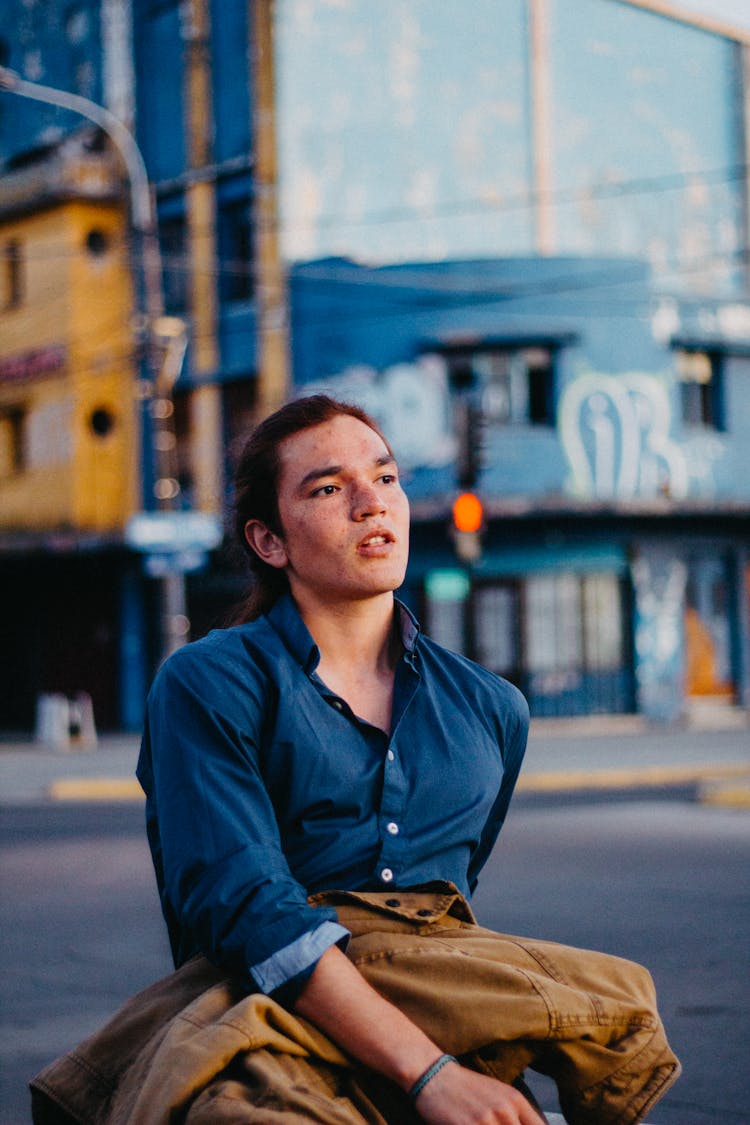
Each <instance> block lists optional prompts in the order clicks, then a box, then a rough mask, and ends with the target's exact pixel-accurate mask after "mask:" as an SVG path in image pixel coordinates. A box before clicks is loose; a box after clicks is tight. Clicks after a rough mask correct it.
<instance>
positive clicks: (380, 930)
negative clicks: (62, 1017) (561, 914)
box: [32, 884, 679, 1125]
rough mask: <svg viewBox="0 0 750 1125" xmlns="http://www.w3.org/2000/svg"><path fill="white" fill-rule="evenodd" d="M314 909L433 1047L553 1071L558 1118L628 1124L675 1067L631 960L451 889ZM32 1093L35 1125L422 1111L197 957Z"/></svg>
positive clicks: (499, 1070) (586, 1124)
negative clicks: (581, 945)
mask: <svg viewBox="0 0 750 1125" xmlns="http://www.w3.org/2000/svg"><path fill="white" fill-rule="evenodd" d="M433 887H434V889H433ZM311 901H312V902H314V903H321V902H327V903H331V904H332V905H334V906H335V908H336V910H337V913H338V915H339V918H340V921H341V923H342V925H344V926H346V927H347V929H349V930H351V932H352V940H351V942H350V945H349V948H348V951H347V952H348V956H349V957H350V959H351V960H352V961H353V962H354V964H355V965H356V966H357V968H358V969H359V970H360V972H361V973H362V975H363V976H364V977H365V978H366V979H367V980H368V981H369V982H370V983H371V984H372V985H373V987H375V988H376V989H377V990H378V991H379V992H381V993H382V994H383V995H384V996H386V997H388V999H390V1000H391V1001H392V1002H393V1003H394V1004H396V1005H397V1006H398V1007H399V1008H401V1010H402V1011H404V1012H405V1013H406V1014H407V1015H408V1016H409V1017H410V1018H411V1019H412V1020H413V1021H414V1022H415V1023H416V1024H418V1025H419V1026H420V1027H422V1028H423V1029H424V1030H425V1031H426V1033H427V1034H428V1035H429V1036H431V1038H433V1039H434V1040H435V1042H436V1043H437V1044H438V1045H439V1046H440V1048H441V1049H442V1050H444V1051H447V1052H448V1053H450V1054H454V1055H457V1056H459V1057H460V1058H461V1061H462V1062H464V1063H465V1064H466V1065H468V1066H471V1067H473V1068H475V1069H477V1070H480V1071H482V1072H483V1073H485V1074H490V1075H494V1076H495V1077H497V1078H500V1079H501V1080H503V1081H505V1082H512V1081H513V1080H514V1079H515V1078H516V1077H517V1076H519V1075H520V1074H521V1072H522V1071H523V1070H524V1069H526V1068H527V1067H532V1068H534V1069H536V1070H539V1071H541V1072H543V1073H545V1074H549V1075H551V1076H552V1077H553V1078H554V1079H555V1081H556V1082H557V1086H558V1090H559V1093H560V1103H561V1107H562V1110H563V1113H564V1115H565V1118H566V1120H567V1121H568V1122H569V1123H570V1125H635V1123H636V1122H639V1121H642V1120H643V1118H644V1116H645V1114H646V1113H647V1112H648V1110H649V1108H650V1107H651V1106H653V1105H654V1103H655V1102H656V1101H657V1100H658V1099H659V1097H661V1095H662V1094H663V1093H664V1092H665V1090H666V1089H667V1088H668V1086H669V1085H670V1084H671V1083H672V1082H673V1081H674V1079H675V1078H676V1077H677V1075H678V1074H679V1063H678V1062H677V1059H676V1058H675V1056H674V1055H673V1054H672V1052H671V1050H670V1049H669V1046H668V1044H667V1041H666V1038H665V1035H664V1029H663V1027H662V1024H661V1021H660V1019H659V1017H658V1014H657V1011H656V1003H655V996H654V989H653V984H652V981H651V978H650V976H649V974H648V973H647V972H646V970H645V969H643V968H641V967H640V966H639V965H635V964H633V963H632V962H629V961H624V960H621V959H619V958H616V957H610V956H607V955H605V954H600V953H592V952H589V951H584V950H579V949H573V948H570V947H568V946H563V945H558V944H555V943H552V942H545V941H535V940H530V939H527V938H517V937H511V936H508V935H503V934H496V933H494V932H492V931H490V930H486V929H483V928H482V927H480V926H477V925H476V923H475V922H474V921H473V919H472V916H471V912H470V911H469V908H468V907H467V905H466V903H465V902H464V900H463V899H462V898H461V896H460V895H459V894H458V893H457V892H455V890H454V888H452V887H451V886H450V885H449V884H440V885H430V889H420V890H418V891H412V892H402V891H394V892H384V893H377V894H360V893H354V892H329V893H325V894H321V895H316V896H313V898H312V899H311ZM32 1090H33V1091H34V1121H35V1122H36V1123H37V1125H53V1123H62V1122H70V1121H73V1122H81V1123H85V1125H104V1123H107V1125H114V1123H115V1122H117V1123H120V1122H123V1123H124V1122H128V1123H129V1125H166V1123H167V1122H174V1121H184V1122H185V1123H186V1125H302V1123H304V1122H307V1123H309V1122H317V1123H319V1125H366V1123H367V1125H415V1123H416V1122H418V1121H419V1118H418V1116H417V1115H416V1114H415V1112H414V1110H413V1108H412V1107H411V1105H410V1104H409V1102H408V1099H407V1098H406V1097H405V1095H404V1094H403V1093H402V1092H401V1091H400V1090H399V1089H397V1088H396V1087H394V1086H392V1085H391V1084H390V1083H388V1082H387V1081H385V1080H384V1079H382V1078H380V1077H379V1076H377V1075H374V1074H371V1073H368V1072H367V1071H365V1070H364V1069H363V1068H362V1067H360V1066H358V1065H357V1064H354V1063H352V1062H351V1060H349V1059H348V1058H347V1057H346V1055H344V1054H343V1053H342V1051H341V1050H340V1049H339V1048H338V1047H336V1046H335V1044H333V1043H332V1042H331V1041H330V1040H329V1039H327V1037H326V1036H324V1035H322V1034H321V1033H320V1032H319V1031H318V1030H317V1029H316V1028H315V1027H313V1026H312V1025H311V1024H309V1023H307V1022H306V1021H305V1020H303V1019H301V1018H300V1017H298V1016H295V1015H293V1014H292V1013H289V1012H287V1011H285V1009H283V1008H282V1007H280V1006H279V1005H278V1004H276V1003H275V1002H274V1001H273V1000H269V999H268V997H265V996H244V995H241V994H238V993H237V992H236V990H235V989H233V987H232V984H231V981H228V980H227V979H226V978H225V977H223V976H222V975H221V974H219V973H218V972H217V971H216V970H215V969H212V968H211V967H210V966H209V965H208V963H207V962H206V961H204V960H203V959H202V958H196V959H195V960H194V961H192V962H189V963H188V965H186V966H183V968H182V969H180V970H179V971H178V972H177V973H175V974H173V975H172V976H171V977H168V978H166V979H165V980H164V981H161V982H159V983H158V984H156V985H154V986H152V988H151V989H147V990H145V992H144V993H141V994H140V995H139V996H138V997H135V998H134V999H133V1000H132V1001H130V1002H129V1004H128V1005H126V1006H125V1008H124V1009H122V1010H121V1012H120V1013H119V1014H118V1015H117V1016H115V1017H114V1019H113V1020H112V1021H111V1022H110V1024H108V1025H107V1027H106V1028H104V1029H103V1030H102V1031H101V1032H99V1033H97V1035H95V1036H93V1037H92V1038H91V1039H90V1040H88V1041H87V1042H86V1043H84V1044H82V1045H81V1047H79V1048H77V1049H76V1050H75V1051H72V1052H70V1054H68V1055H66V1056H64V1057H63V1058H62V1059H60V1060H57V1062H55V1063H53V1064H51V1065H50V1066H49V1067H47V1068H45V1070H44V1071H42V1073H41V1074H40V1075H38V1076H37V1078H36V1079H35V1080H34V1082H33V1083H32ZM60 1109H62V1110H64V1111H65V1113H64V1115H60V1112H59V1111H60ZM56 1114H57V1115H56Z"/></svg>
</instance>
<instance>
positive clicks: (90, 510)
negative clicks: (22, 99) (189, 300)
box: [0, 132, 139, 538]
mask: <svg viewBox="0 0 750 1125" xmlns="http://www.w3.org/2000/svg"><path fill="white" fill-rule="evenodd" d="M87 138H88V139H89V140H90V138H91V134H90V133H89V132H86V133H84V134H80V135H77V136H76V137H74V138H72V139H70V140H68V141H67V142H66V143H65V144H64V145H62V146H60V147H59V148H57V149H56V150H54V151H53V152H52V153H49V154H47V155H46V156H42V157H40V158H39V159H37V160H32V161H30V162H28V163H26V164H25V165H24V166H23V167H20V168H16V169H14V170H12V171H10V172H9V173H7V174H6V175H5V176H3V177H2V179H0V533H1V534H2V535H3V537H4V538H5V537H7V536H8V535H11V536H12V535H13V533H14V532H20V533H27V534H28V533H29V532H32V533H33V532H46V531H50V530H54V529H60V530H62V529H65V530H70V531H78V532H83V533H85V532H97V533H102V532H103V533H108V532H114V533H116V532H118V531H121V529H122V528H123V526H124V523H125V521H126V520H127V518H128V517H129V516H130V515H131V514H132V512H133V511H134V510H135V509H136V508H137V507H138V490H139V489H138V464H139V457H138V437H137V435H138V399H137V377H136V371H137V362H136V360H137V357H136V356H135V354H134V353H135V347H134V334H133V324H132V320H133V318H132V307H133V305H132V287H131V282H130V270H129V262H128V240H127V226H126V218H125V216H124V214H123V207H122V204H121V203H120V202H119V200H118V195H119V192H118V183H117V180H116V178H115V175H114V168H113V165H112V162H111V160H112V158H111V157H110V156H109V154H107V153H106V152H101V151H99V152H96V151H92V150H91V147H90V146H89V147H87V143H86V140H87Z"/></svg>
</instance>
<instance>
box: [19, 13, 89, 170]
mask: <svg viewBox="0 0 750 1125" xmlns="http://www.w3.org/2000/svg"><path fill="white" fill-rule="evenodd" d="M99 8H100V4H99V2H98V0H78V3H67V4H60V3H45V4H28V3H24V2H23V0H3V3H2V4H0V63H2V64H3V65H4V66H9V67H10V68H11V69H12V70H15V71H16V72H17V73H19V74H20V75H21V77H22V78H25V79H28V80H29V81H31V82H40V83H42V84H43V85H46V86H54V87H56V88H58V89H62V90H67V91H69V92H70V93H74V94H80V95H81V96H83V97H85V98H90V99H91V100H92V101H95V102H101V100H102V44H101V24H100V15H99ZM81 124H82V120H81V118H80V117H79V116H78V115H77V114H73V113H67V112H65V111H64V110H60V109H56V108H55V107H54V106H48V105H43V104H41V103H39V102H31V101H28V100H22V99H21V98H19V97H17V96H14V95H12V94H7V93H0V162H3V161H8V160H12V159H13V158H14V157H16V156H18V155H19V154H21V153H24V152H27V151H28V150H29V149H33V148H37V147H40V146H43V145H47V144H53V143H55V142H56V141H59V140H60V138H61V137H62V136H64V135H65V134H66V133H68V132H70V131H71V129H76V128H78V127H80V125H81Z"/></svg>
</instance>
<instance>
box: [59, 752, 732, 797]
mask: <svg viewBox="0 0 750 1125" xmlns="http://www.w3.org/2000/svg"><path fill="white" fill-rule="evenodd" d="M743 783H745V784H743ZM691 784H693V785H698V786H699V791H698V797H699V800H701V801H702V802H704V803H706V804H716V805H719V804H723V805H727V804H731V805H733V806H735V807H750V766H748V765H746V764H744V763H736V762H735V763H724V764H711V765H689V766H645V767H644V766H640V767H633V768H630V769H600V770H549V771H545V772H540V773H529V774H526V775H525V776H524V775H522V776H521V777H520V778H519V781H518V784H517V786H516V792H518V793H525V794H534V793H547V794H550V793H572V792H595V791H603V790H618V791H623V790H624V791H627V790H629V789H658V788H663V787H665V786H670V785H691ZM47 796H48V797H49V799H50V800H52V801H81V802H89V801H143V800H144V794H143V790H142V789H141V787H140V785H139V783H138V781H137V780H136V779H135V778H122V777H78V778H57V779H56V780H54V781H52V782H51V783H50V785H49V787H48V789H47Z"/></svg>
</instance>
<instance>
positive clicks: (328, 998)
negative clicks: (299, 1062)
mask: <svg viewBox="0 0 750 1125" xmlns="http://www.w3.org/2000/svg"><path fill="white" fill-rule="evenodd" d="M295 1010H296V1011H297V1012H299V1014H300V1015H302V1016H304V1017H305V1018H306V1019H309V1020H310V1021H311V1022H312V1023H314V1024H316V1025H317V1026H318V1027H319V1028H320V1029H321V1031H324V1032H325V1033H326V1034H327V1035H329V1036H330V1037H331V1039H333V1040H334V1042H336V1043H338V1044H339V1046H340V1047H343V1049H344V1050H345V1051H347V1052H348V1053H349V1054H350V1055H352V1056H353V1057H354V1058H355V1059H359V1061H360V1062H362V1063H364V1064H365V1066H368V1067H370V1068H371V1069H372V1070H375V1071H377V1072H378V1073H379V1074H384V1075H386V1076H387V1077H388V1078H390V1079H391V1080H392V1081H394V1082H396V1083H397V1084H398V1085H399V1086H400V1087H401V1089H402V1090H405V1091H407V1090H410V1089H411V1088H412V1086H413V1085H414V1083H415V1082H416V1081H417V1079H418V1078H419V1076H420V1075H421V1074H424V1072H425V1071H426V1070H427V1068H428V1067H429V1066H431V1065H432V1063H434V1062H435V1060H436V1059H437V1058H439V1056H440V1053H441V1052H440V1048H439V1047H438V1046H436V1044H435V1043H433V1041H432V1040H431V1039H429V1038H428V1037H427V1036H426V1035H425V1034H424V1032H423V1031H421V1030H420V1029H419V1028H418V1027H417V1026H416V1025H415V1024H413V1023H412V1022H411V1020H409V1019H408V1018H407V1017H406V1016H405V1015H404V1014H403V1012H401V1011H399V1009H398V1008H395V1007H394V1006H393V1005H392V1004H391V1003H389V1001H388V1000H386V999H385V998H384V997H383V996H380V995H379V993H377V992H376V991H375V990H374V989H373V988H371V987H370V985H369V984H368V983H367V981H366V980H365V978H364V977H363V976H362V975H361V974H360V972H359V971H358V970H357V969H356V968H355V967H354V965H352V963H351V961H349V960H348V959H347V957H346V956H345V954H343V953H342V952H341V950H340V949H337V948H336V946H332V947H331V948H330V949H328V950H327V951H326V952H325V953H324V954H323V956H322V957H321V959H320V961H319V962H318V964H317V966H316V968H315V971H314V972H313V974H312V976H311V977H310V979H309V980H308V982H307V984H306V985H305V987H304V989H303V990H302V992H301V993H300V995H299V997H298V999H297V1003H296V1004H295ZM415 1106H416V1109H417V1112H418V1113H419V1115H420V1116H421V1117H422V1119H423V1120H424V1121H427V1122H428V1123H429V1125H543V1122H542V1119H541V1117H540V1116H539V1114H538V1113H536V1111H535V1110H534V1109H532V1107H531V1106H530V1105H529V1103H528V1102H527V1101H526V1098H524V1097H523V1095H522V1094H520V1093H519V1092H518V1090H515V1089H514V1088H513V1087H512V1086H506V1085H505V1083H504V1082H499V1081H498V1080H497V1079H495V1078H490V1077H488V1076H487V1075H485V1074H477V1073H476V1071H473V1070H469V1069H467V1068H466V1067H463V1066H460V1065H459V1064H458V1063H455V1062H450V1063H446V1065H445V1066H444V1067H442V1069H441V1070H440V1071H439V1072H438V1073H437V1074H436V1075H435V1077H434V1078H431V1079H430V1081H429V1082H428V1083H427V1085H426V1086H425V1087H424V1089H423V1090H422V1091H421V1092H420V1094H419V1095H418V1097H417V1099H416V1101H415Z"/></svg>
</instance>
